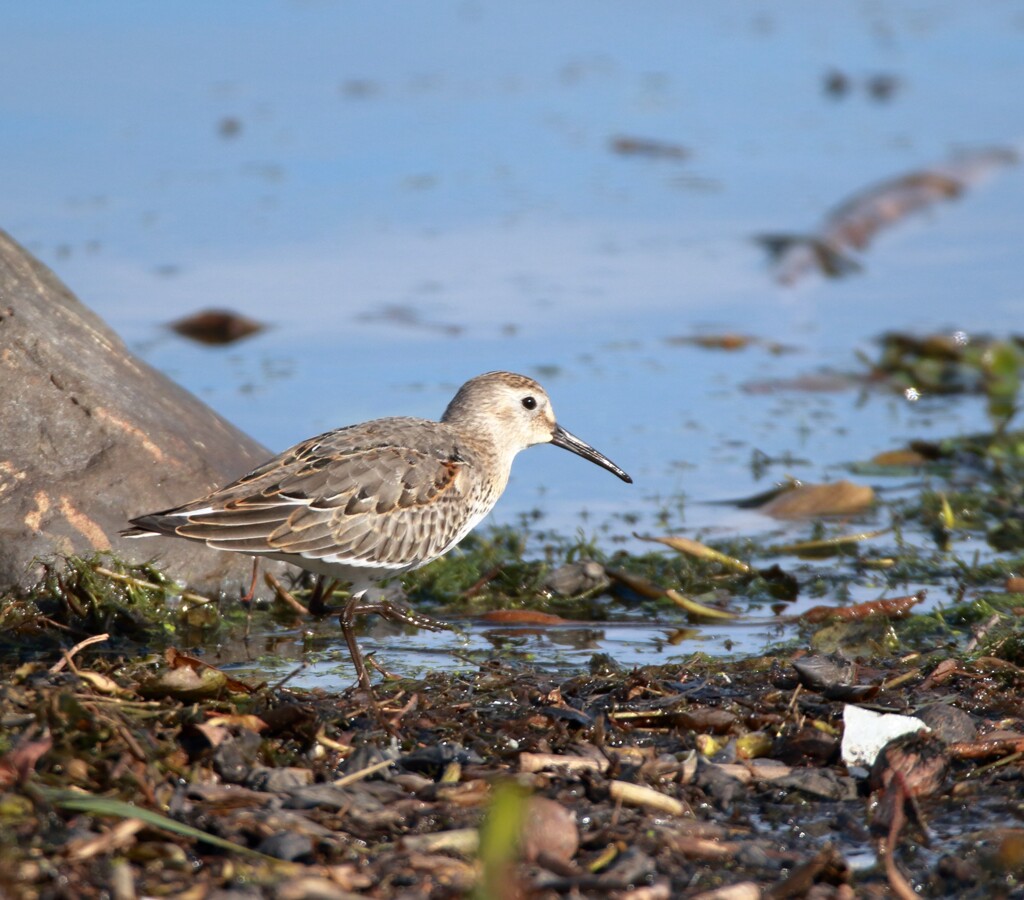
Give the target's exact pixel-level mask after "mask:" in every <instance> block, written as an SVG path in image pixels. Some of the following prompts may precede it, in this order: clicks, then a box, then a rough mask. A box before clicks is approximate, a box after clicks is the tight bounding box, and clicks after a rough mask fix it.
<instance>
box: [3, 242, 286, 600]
mask: <svg viewBox="0 0 1024 900" xmlns="http://www.w3.org/2000/svg"><path fill="white" fill-rule="evenodd" d="M270 455H271V454H270V453H269V452H268V451H267V450H266V449H264V448H263V447H261V446H260V445H259V444H258V443H256V442H255V441H254V440H252V439H251V438H249V437H247V436H246V435H244V434H242V433H241V432H240V431H239V430H238V429H237V428H235V427H234V426H232V425H230V424H229V423H228V422H226V421H225V420H224V419H222V418H221V417H220V416H218V415H217V414H216V413H215V412H213V411H212V410H211V409H209V407H207V406H206V405H205V404H204V403H202V402H201V401H200V400H198V399H197V398H196V397H194V396H192V395H191V394H190V393H188V392H187V391H185V390H183V389H182V388H180V387H179V386H178V385H176V384H174V383H173V382H172V381H170V380H169V379H167V378H166V377H165V376H163V375H161V374H160V373H159V372H157V371H156V370H155V369H153V368H151V367H150V366H148V365H146V363H144V362H142V361H141V360H139V359H136V358H135V357H134V356H133V355H132V354H131V353H129V352H128V349H127V348H126V347H125V345H124V343H123V342H122V341H121V339H120V338H118V337H117V335H115V334H114V333H113V332H112V331H111V330H110V329H109V328H108V327H107V326H106V325H105V324H104V323H103V322H102V321H101V320H100V319H99V318H98V317H97V316H96V315H94V314H93V313H92V312H90V311H89V310H88V309H86V308H85V307H84V306H83V305H82V304H81V303H80V302H79V301H78V300H77V299H76V298H75V297H74V295H72V293H71V292H70V291H69V290H68V289H67V288H66V287H64V285H63V284H61V283H60V281H59V280H58V279H57V277H56V276H55V275H54V274H53V273H52V272H51V271H50V270H49V269H47V268H46V267H45V266H44V265H42V263H40V262H39V261H38V260H36V259H35V258H33V257H32V256H31V254H29V253H28V252H27V251H25V250H24V249H23V248H22V247H20V246H19V245H18V244H17V243H15V241H13V240H12V239H11V238H10V237H9V236H8V235H7V234H5V233H4V232H2V231H0V591H2V590H9V589H11V588H14V587H27V586H29V585H31V584H33V583H34V582H35V581H36V580H37V579H38V577H39V575H40V571H41V570H40V567H39V564H38V562H36V560H37V558H41V559H44V560H45V559H48V558H52V557H54V556H59V555H66V554H78V555H90V554H92V553H94V552H95V551H97V550H108V549H113V550H114V552H115V553H117V554H118V555H119V556H121V557H122V558H124V559H127V560H129V561H132V562H142V561H144V560H147V559H153V558H156V559H157V561H158V562H159V564H160V565H161V566H162V567H163V568H165V569H166V571H167V573H168V574H170V575H171V576H173V577H175V578H178V579H181V580H184V581H186V582H187V583H188V584H189V585H190V586H192V587H193V588H195V589H196V590H199V591H204V592H213V591H216V590H218V589H223V590H225V591H234V590H236V589H237V588H238V587H239V586H241V585H243V584H244V585H245V587H248V581H249V578H250V576H251V571H252V560H251V557H248V556H244V555H236V554H232V553H223V552H220V551H214V550H209V549H207V548H206V547H204V546H202V545H200V544H195V543H193V542H191V541H184V540H177V539H173V538H159V537H154V538H146V539H136V540H130V539H126V538H121V537H119V536H118V531H119V530H120V529H122V528H125V527H127V525H128V521H127V520H128V518H129V517H131V516H137V515H142V514H143V513H148V512H153V511H155V510H159V509H166V508H167V507H171V506H176V505H178V504H180V503H184V502H185V501H188V500H191V499H193V498H195V497H197V496H199V495H200V494H201V493H203V492H204V491H207V490H209V489H211V488H214V487H217V486H219V485H221V484H224V483H226V482H228V481H230V480H232V479H234V478H237V477H238V476H240V475H243V474H245V473H246V472H248V471H250V470H251V469H253V468H255V467H256V466H257V465H259V464H260V463H262V462H263V461H264V460H266V459H267V458H269V456H270ZM269 567H270V568H271V569H276V570H278V571H280V570H281V564H273V563H271V564H269Z"/></svg>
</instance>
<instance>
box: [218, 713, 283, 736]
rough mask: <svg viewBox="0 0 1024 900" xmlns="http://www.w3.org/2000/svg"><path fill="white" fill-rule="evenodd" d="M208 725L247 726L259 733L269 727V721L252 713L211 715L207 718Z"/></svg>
mask: <svg viewBox="0 0 1024 900" xmlns="http://www.w3.org/2000/svg"><path fill="white" fill-rule="evenodd" d="M206 724H207V725H214V726H226V727H228V728H247V729H248V730H249V731H255V732H256V733H257V734H258V733H259V732H261V731H263V730H264V729H265V728H267V727H268V726H267V723H266V722H264V721H263V720H262V719H261V718H260V717H259V716H254V715H251V714H238V715H231V716H210V718H209V719H207V720H206Z"/></svg>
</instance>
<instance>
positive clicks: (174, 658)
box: [164, 647, 254, 694]
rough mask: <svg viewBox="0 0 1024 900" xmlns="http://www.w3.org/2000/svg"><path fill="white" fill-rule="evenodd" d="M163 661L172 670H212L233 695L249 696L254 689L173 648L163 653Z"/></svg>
mask: <svg viewBox="0 0 1024 900" xmlns="http://www.w3.org/2000/svg"><path fill="white" fill-rule="evenodd" d="M164 659H166V660H167V664H168V665H169V666H170V667H171V668H172V669H181V668H183V667H187V668H189V669H192V670H193V671H195V672H200V671H203V670H212V671H214V672H217V673H218V674H219V675H220V677H221V678H223V679H224V683H225V685H226V686H227V689H228V690H229V691H231V692H232V693H235V694H251V693H252V692H253V690H254V688H252V687H250V686H249V685H247V684H246V683H245V682H244V681H239V680H238V679H236V678H232V677H231V676H230V675H228V674H227V673H226V672H223V671H221V670H220V669H218V668H217V667H216V666H211V665H210V664H209V663H208V662H203V661H202V660H201V659H197V658H196V657H194V656H189V655H188V654H187V653H181V652H180V651H178V650H175V649H174V647H169V648H168V649H167V650H166V651H165V652H164Z"/></svg>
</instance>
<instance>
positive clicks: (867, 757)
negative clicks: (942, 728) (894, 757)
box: [841, 704, 931, 767]
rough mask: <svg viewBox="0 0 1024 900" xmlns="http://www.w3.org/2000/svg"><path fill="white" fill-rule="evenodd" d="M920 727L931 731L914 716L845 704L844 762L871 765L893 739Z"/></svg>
mask: <svg viewBox="0 0 1024 900" xmlns="http://www.w3.org/2000/svg"><path fill="white" fill-rule="evenodd" d="M922 730H924V731H931V729H930V728H929V727H928V726H927V725H925V724H924V722H922V721H921V720H920V719H919V718H917V716H900V715H897V714H895V713H876V712H871V710H869V709H861V707H859V706H854V705H852V704H847V705H846V706H845V707H843V742H842V745H841V751H842V755H843V762H844V763H846V765H848V766H868V767H870V766H872V765H874V762H875V758H876V757H877V756H878V754H879V753H881V751H882V748H883V747H884V746H885V745H886V744H888V743H889V741H891V740H892V739H893V738H898V737H901V736H902V735H904V734H913V733H914V732H917V731H922Z"/></svg>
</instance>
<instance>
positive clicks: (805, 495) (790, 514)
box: [760, 480, 875, 519]
mask: <svg viewBox="0 0 1024 900" xmlns="http://www.w3.org/2000/svg"><path fill="white" fill-rule="evenodd" d="M874 500H875V492H874V490H873V489H872V488H870V487H869V486H867V485H864V484H854V483H853V482H852V481H845V480H843V481H832V482H829V483H827V484H801V485H798V486H797V487H794V488H792V489H790V490H788V491H785V492H783V493H781V494H779V495H778V496H777V497H775V498H773V499H772V500H769V501H768V502H767V503H765V504H764V505H763V506H762V507H761V508H760V512H762V513H764V514H765V515H766V516H772V517H773V518H776V519H809V518H814V517H816V516H848V515H852V514H854V513H859V512H863V511H864V510H865V509H867V508H868V507H869V506H870V505H871V504H872V503H874Z"/></svg>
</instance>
